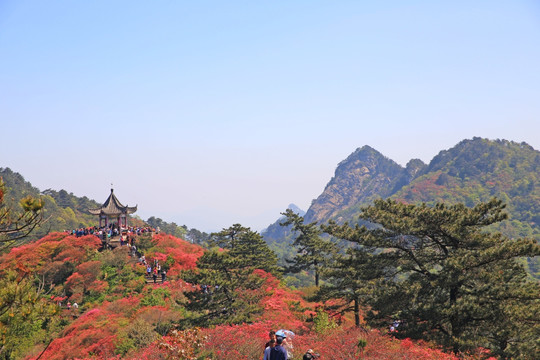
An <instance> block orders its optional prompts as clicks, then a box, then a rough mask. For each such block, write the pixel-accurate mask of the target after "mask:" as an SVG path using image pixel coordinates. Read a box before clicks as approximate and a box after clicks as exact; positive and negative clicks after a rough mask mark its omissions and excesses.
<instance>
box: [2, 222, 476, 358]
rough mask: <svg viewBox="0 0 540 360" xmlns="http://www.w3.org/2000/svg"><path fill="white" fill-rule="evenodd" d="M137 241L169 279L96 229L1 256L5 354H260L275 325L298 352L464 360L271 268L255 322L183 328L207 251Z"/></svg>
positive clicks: (159, 240) (256, 302)
mask: <svg viewBox="0 0 540 360" xmlns="http://www.w3.org/2000/svg"><path fill="white" fill-rule="evenodd" d="M136 241H137V245H138V246H139V248H144V249H145V255H146V259H147V261H148V262H149V263H153V262H154V260H156V259H157V260H159V262H160V263H161V264H163V266H164V267H166V268H167V270H168V274H167V280H166V281H165V282H164V283H161V282H159V283H157V284H153V283H152V282H151V281H150V282H149V281H148V280H146V279H145V275H144V273H145V268H144V266H143V265H142V264H140V262H139V261H137V259H136V258H133V257H132V256H130V254H129V251H128V249H127V247H119V248H117V249H115V250H105V251H100V249H99V245H100V241H99V239H97V238H96V237H94V236H92V235H90V236H83V237H78V238H77V237H75V236H71V235H68V234H65V233H52V234H49V235H48V236H46V237H44V238H42V239H39V240H38V241H36V242H33V243H30V244H27V245H24V246H22V247H19V248H14V249H12V250H11V251H10V252H9V253H7V254H4V255H3V256H1V257H0V274H1V275H2V276H0V285H1V287H0V289H2V290H1V291H0V299H1V300H2V301H0V304H1V305H0V307H1V308H2V312H1V313H0V328H1V329H2V344H1V346H0V356H2V358H14V359H23V358H25V359H37V358H41V359H50V360H57V359H58V360H59V359H72V358H81V359H111V358H115V359H120V358H122V359H164V358H178V359H218V358H220V359H221V358H232V357H234V358H242V359H259V358H260V357H261V356H262V351H263V349H264V343H265V342H266V341H267V339H268V335H267V334H268V331H269V330H271V329H279V328H285V329H290V330H292V331H294V332H295V333H296V336H295V337H294V339H293V338H291V340H292V343H293V344H294V348H293V353H294V355H295V358H301V356H302V353H303V352H304V351H305V350H306V349H308V348H313V349H315V350H316V351H317V352H319V353H320V354H321V355H322V356H323V358H324V359H351V358H357V357H358V356H360V354H362V359H382V358H392V359H425V358H430V359H446V360H457V357H455V356H454V355H450V354H446V353H444V352H442V351H440V350H438V349H433V348H430V347H429V346H427V345H425V344H422V343H421V342H419V343H414V342H412V341H411V340H409V339H405V340H397V339H394V338H392V337H390V336H388V335H385V331H384V330H383V331H379V330H376V329H372V330H362V329H358V328H353V327H351V321H350V319H348V318H345V317H334V318H332V317H329V314H328V313H326V312H324V311H322V308H318V306H320V305H321V304H317V303H310V302H307V301H306V300H304V298H303V296H302V294H301V293H300V292H298V291H291V290H290V289H288V288H287V287H285V286H283V285H282V284H280V282H279V280H278V279H276V278H275V277H274V276H272V275H270V274H268V273H265V272H264V271H262V270H254V271H253V273H252V274H251V275H250V277H251V278H253V279H257V282H259V283H260V284H261V286H259V287H258V288H257V289H253V290H252V291H250V292H249V296H248V297H246V300H248V299H249V301H250V302H251V304H252V306H255V308H256V309H258V310H257V311H256V314H258V315H256V316H253V317H252V320H251V321H249V322H245V323H238V324H235V325H233V326H231V325H230V324H220V325H217V326H212V327H199V328H192V327H182V326H181V324H182V323H183V322H185V321H186V320H188V319H189V318H190V317H191V316H193V314H192V313H190V311H188V310H187V309H186V305H187V302H186V295H188V294H189V293H192V292H195V293H198V292H200V290H198V289H199V287H194V286H193V285H190V284H188V283H186V282H185V281H183V279H182V276H183V275H182V274H183V271H185V270H189V269H192V270H197V268H196V266H197V264H198V263H197V259H198V258H200V257H201V256H202V254H203V249H202V248H200V247H199V246H197V245H193V244H190V243H188V242H185V241H183V240H181V239H179V238H176V237H173V236H170V235H156V236H154V237H140V238H137V240H136ZM14 294H17V295H16V296H15V297H13V296H14ZM208 296H209V298H210V296H212V295H208ZM235 296H237V297H244V296H246V294H245V293H242V292H237V293H235ZM14 299H17V300H16V301H13V300H14ZM75 303H77V306H76V307H75ZM242 311H250V309H249V308H246V309H243V310H242ZM251 311H253V310H251ZM253 314H255V313H253ZM335 321H339V322H340V323H341V325H340V326H338V325H337V323H336V322H335ZM465 358H471V357H467V356H466V357H465Z"/></svg>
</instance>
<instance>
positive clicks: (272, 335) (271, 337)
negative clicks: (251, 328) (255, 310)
mask: <svg viewBox="0 0 540 360" xmlns="http://www.w3.org/2000/svg"><path fill="white" fill-rule="evenodd" d="M268 337H269V338H270V340H268V342H267V343H266V344H264V348H265V349H266V348H267V347H269V346H270V342H271V341H272V340H274V343H275V342H276V332H275V331H274V330H271V331H270V332H269V333H268Z"/></svg>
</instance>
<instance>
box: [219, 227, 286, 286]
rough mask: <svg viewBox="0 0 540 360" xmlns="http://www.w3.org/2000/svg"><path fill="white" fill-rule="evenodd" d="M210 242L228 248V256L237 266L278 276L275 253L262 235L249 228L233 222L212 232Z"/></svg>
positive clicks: (279, 272)
mask: <svg viewBox="0 0 540 360" xmlns="http://www.w3.org/2000/svg"><path fill="white" fill-rule="evenodd" d="M210 244H212V245H216V246H219V247H221V248H223V249H226V250H229V252H230V256H231V257H233V258H235V259H236V261H237V262H238V266H243V267H246V268H250V269H261V270H264V271H266V272H269V273H271V274H273V275H274V276H278V277H279V276H280V274H281V271H280V269H279V268H278V266H277V256H276V254H275V253H274V252H273V251H272V250H271V249H270V248H269V247H268V244H267V243H266V242H265V241H264V239H263V237H262V236H261V235H260V234H259V233H257V232H255V231H252V230H251V229H250V228H247V227H243V226H242V225H240V224H234V225H233V226H231V227H229V228H227V229H223V230H222V231H220V232H218V233H214V234H212V237H211V240H210Z"/></svg>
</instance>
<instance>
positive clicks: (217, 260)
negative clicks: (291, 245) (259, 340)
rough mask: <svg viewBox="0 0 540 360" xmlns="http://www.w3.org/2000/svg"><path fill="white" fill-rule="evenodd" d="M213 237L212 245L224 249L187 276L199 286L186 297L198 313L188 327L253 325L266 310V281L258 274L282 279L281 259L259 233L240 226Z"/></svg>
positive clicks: (203, 258)
mask: <svg viewBox="0 0 540 360" xmlns="http://www.w3.org/2000/svg"><path fill="white" fill-rule="evenodd" d="M212 235H213V236H212V240H211V242H212V243H213V244H214V245H221V246H222V248H218V247H214V248H212V249H210V250H209V251H207V252H205V253H204V254H203V256H201V257H200V258H199V260H198V261H197V269H196V270H192V271H186V272H184V274H183V278H184V280H185V281H187V282H188V283H191V284H193V285H195V286H196V290H195V291H192V292H188V293H186V297H187V298H188V300H189V303H188V304H187V306H186V307H187V309H188V310H191V311H193V312H194V313H193V317H192V318H190V319H188V321H187V323H188V325H198V326H208V325H215V324H224V323H225V324H238V323H242V322H249V321H250V320H251V319H252V317H253V316H254V315H256V314H258V313H260V312H261V311H262V310H263V309H262V308H261V306H260V299H261V296H262V293H261V292H260V291H259V290H260V287H261V285H262V283H263V282H264V279H263V278H261V277H260V276H258V275H257V274H256V273H254V270H256V269H261V270H264V271H266V272H269V273H272V274H275V275H277V276H279V275H280V271H279V268H278V267H277V257H276V255H275V254H274V253H273V252H272V250H270V248H269V247H268V245H267V244H266V243H265V242H264V240H263V239H262V237H261V236H260V235H259V234H258V233H257V232H254V231H252V230H250V229H249V228H245V227H242V226H241V225H240V224H235V225H233V226H232V227H230V228H228V229H223V230H222V231H221V232H219V233H216V234H212Z"/></svg>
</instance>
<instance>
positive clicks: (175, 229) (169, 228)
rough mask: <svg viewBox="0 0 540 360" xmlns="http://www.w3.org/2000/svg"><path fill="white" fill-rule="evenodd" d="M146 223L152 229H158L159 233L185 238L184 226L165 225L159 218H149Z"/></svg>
mask: <svg viewBox="0 0 540 360" xmlns="http://www.w3.org/2000/svg"><path fill="white" fill-rule="evenodd" d="M146 222H147V223H148V225H150V226H151V227H153V228H154V229H156V230H157V229H159V231H160V232H164V233H166V234H169V235H172V236H176V237H178V238H185V236H186V233H187V230H186V228H185V226H178V225H176V224H175V223H174V222H172V223H167V222H166V221H163V220H161V219H160V218H156V217H154V216H151V217H149V218H148V220H146Z"/></svg>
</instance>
